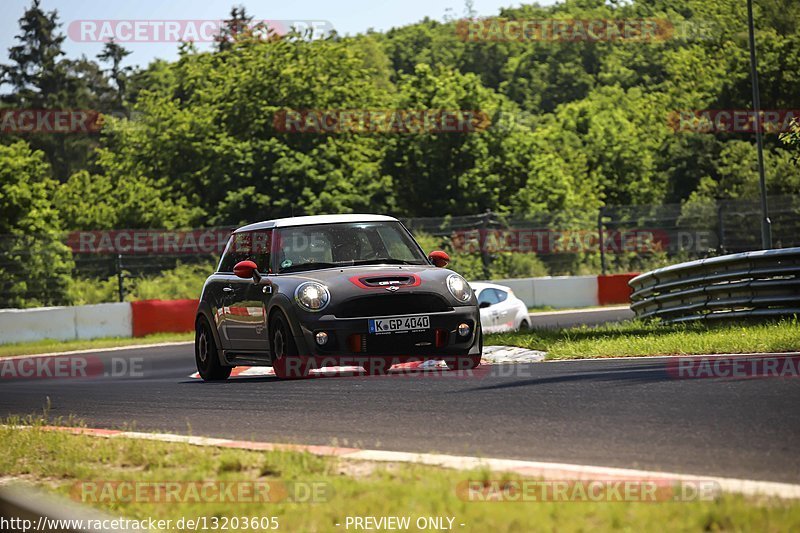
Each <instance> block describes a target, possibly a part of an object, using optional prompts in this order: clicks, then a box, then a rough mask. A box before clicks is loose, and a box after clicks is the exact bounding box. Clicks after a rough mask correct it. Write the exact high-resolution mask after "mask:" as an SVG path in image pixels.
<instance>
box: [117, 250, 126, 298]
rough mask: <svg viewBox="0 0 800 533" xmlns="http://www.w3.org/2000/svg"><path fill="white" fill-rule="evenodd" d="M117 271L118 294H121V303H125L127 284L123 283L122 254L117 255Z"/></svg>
mask: <svg viewBox="0 0 800 533" xmlns="http://www.w3.org/2000/svg"><path fill="white" fill-rule="evenodd" d="M116 269H117V292H118V293H119V301H120V302H124V301H125V283H124V281H123V277H124V275H123V273H122V254H117V260H116Z"/></svg>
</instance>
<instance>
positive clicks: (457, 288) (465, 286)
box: [447, 274, 472, 302]
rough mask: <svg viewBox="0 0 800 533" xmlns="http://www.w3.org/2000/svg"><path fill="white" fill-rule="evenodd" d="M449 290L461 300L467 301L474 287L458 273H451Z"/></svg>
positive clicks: (448, 284)
mask: <svg viewBox="0 0 800 533" xmlns="http://www.w3.org/2000/svg"><path fill="white" fill-rule="evenodd" d="M447 290H449V291H450V294H452V295H453V298H455V299H456V300H458V301H459V302H466V301H468V300H469V299H470V298H471V297H472V288H471V287H470V286H469V283H467V280H465V279H464V278H462V277H461V276H459V275H458V274H451V275H450V276H448V277H447Z"/></svg>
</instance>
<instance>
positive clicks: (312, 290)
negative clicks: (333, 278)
mask: <svg viewBox="0 0 800 533" xmlns="http://www.w3.org/2000/svg"><path fill="white" fill-rule="evenodd" d="M294 300H295V301H296V302H297V304H298V305H299V306H300V307H302V308H303V309H305V310H306V311H321V310H323V309H325V306H326V305H328V303H329V302H330V301H331V293H330V292H328V287H326V286H325V285H323V284H322V283H317V282H316V281H306V282H305V283H301V284H300V285H299V286H298V287H297V289H296V290H295V291H294Z"/></svg>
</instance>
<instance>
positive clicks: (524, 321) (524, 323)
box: [519, 320, 531, 331]
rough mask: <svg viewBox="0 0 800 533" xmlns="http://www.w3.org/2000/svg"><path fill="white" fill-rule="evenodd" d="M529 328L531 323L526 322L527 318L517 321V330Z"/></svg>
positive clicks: (527, 329)
mask: <svg viewBox="0 0 800 533" xmlns="http://www.w3.org/2000/svg"><path fill="white" fill-rule="evenodd" d="M530 329H531V325H530V324H529V323H528V321H527V320H523V321H522V322H520V323H519V331H529V330H530Z"/></svg>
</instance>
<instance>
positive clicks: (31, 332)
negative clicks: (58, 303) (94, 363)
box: [0, 303, 132, 344]
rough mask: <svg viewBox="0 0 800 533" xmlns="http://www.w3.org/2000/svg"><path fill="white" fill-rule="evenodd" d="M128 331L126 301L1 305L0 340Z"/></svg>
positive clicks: (81, 336) (70, 337) (69, 337)
mask: <svg viewBox="0 0 800 533" xmlns="http://www.w3.org/2000/svg"><path fill="white" fill-rule="evenodd" d="M131 335H132V330H131V305H130V304H129V303H108V304H97V305H80V306H74V307H39V308H35V309H0V344H9V343H13V342H28V341H38V340H42V339H54V340H60V341H66V340H73V339H92V338H96V337H130V336H131Z"/></svg>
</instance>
